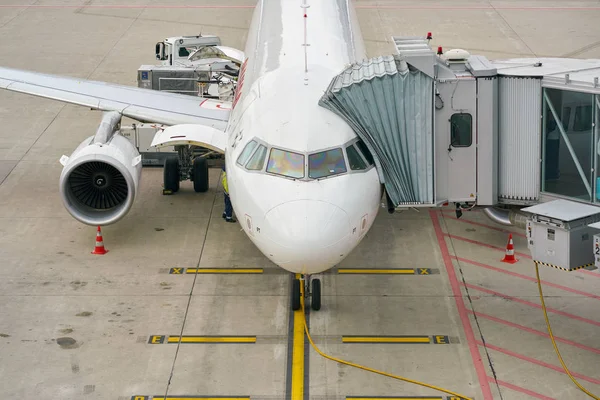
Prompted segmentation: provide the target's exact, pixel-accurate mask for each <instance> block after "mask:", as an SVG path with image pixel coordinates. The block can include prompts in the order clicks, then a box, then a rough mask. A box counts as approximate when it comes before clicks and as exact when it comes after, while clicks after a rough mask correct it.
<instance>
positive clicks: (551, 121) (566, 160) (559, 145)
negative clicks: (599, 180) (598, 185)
mask: <svg viewBox="0 0 600 400" xmlns="http://www.w3.org/2000/svg"><path fill="white" fill-rule="evenodd" d="M545 91H546V94H547V95H548V98H549V99H550V102H551V103H552V106H553V108H554V110H555V111H557V112H559V113H561V114H560V115H558V117H559V118H560V120H561V121H560V123H561V125H562V126H563V127H564V130H565V133H566V135H567V138H568V139H569V142H570V144H571V147H572V148H573V152H574V153H575V159H573V157H572V156H571V153H570V152H569V149H568V147H567V144H566V142H565V140H564V138H563V136H562V134H561V133H560V129H559V126H558V123H557V122H558V121H556V120H555V118H554V116H553V115H552V111H550V107H549V106H548V104H547V103H546V101H544V104H545V105H544V106H545V107H546V143H545V144H544V146H545V153H546V158H545V160H544V165H543V168H544V169H545V170H544V173H545V181H544V190H545V191H546V192H549V193H556V194H560V195H563V196H568V197H573V198H577V199H581V200H587V201H591V200H592V199H591V197H590V195H589V193H588V190H587V188H586V184H585V183H584V181H583V180H582V177H581V174H580V173H579V170H578V168H577V163H579V165H580V166H581V169H582V170H583V173H584V178H585V182H587V183H588V184H589V185H590V187H593V185H592V161H593V159H592V152H593V151H594V149H595V148H596V147H595V146H594V145H593V126H592V122H593V113H592V111H593V109H592V105H593V95H591V94H587V93H579V92H572V91H567V90H560V89H545ZM561 111H562V112H561ZM571 120H572V122H571Z"/></svg>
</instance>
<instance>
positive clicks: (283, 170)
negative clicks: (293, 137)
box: [267, 149, 304, 178]
mask: <svg viewBox="0 0 600 400" xmlns="http://www.w3.org/2000/svg"><path fill="white" fill-rule="evenodd" d="M267 172H271V173H273V174H277V175H283V176H289V177H290V178H304V155H303V154H298V153H292V152H289V151H284V150H279V149H271V154H270V156H269V163H268V164H267Z"/></svg>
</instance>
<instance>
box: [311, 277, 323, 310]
mask: <svg viewBox="0 0 600 400" xmlns="http://www.w3.org/2000/svg"><path fill="white" fill-rule="evenodd" d="M311 284H312V291H311V292H312V293H311V298H310V308H312V309H313V310H315V311H319V310H320V309H321V280H320V279H313V280H312V281H311Z"/></svg>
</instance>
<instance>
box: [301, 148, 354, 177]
mask: <svg viewBox="0 0 600 400" xmlns="http://www.w3.org/2000/svg"><path fill="white" fill-rule="evenodd" d="M344 172H346V163H345V162H344V153H342V149H333V150H327V151H322V152H320V153H315V154H311V155H309V156H308V177H309V178H313V179H319V178H324V177H326V176H331V175H337V174H343V173H344Z"/></svg>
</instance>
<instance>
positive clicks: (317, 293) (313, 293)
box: [292, 275, 321, 311]
mask: <svg viewBox="0 0 600 400" xmlns="http://www.w3.org/2000/svg"><path fill="white" fill-rule="evenodd" d="M300 285H304V298H305V300H306V299H309V298H310V308H312V309H313V310H315V311H319V310H320V309H321V280H320V279H311V277H310V275H305V276H302V277H301V278H300V279H298V278H294V280H293V281H292V310H294V311H297V310H299V309H300V308H301V302H300V299H301V296H302V292H301V290H300Z"/></svg>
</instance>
